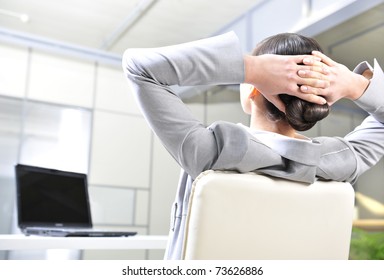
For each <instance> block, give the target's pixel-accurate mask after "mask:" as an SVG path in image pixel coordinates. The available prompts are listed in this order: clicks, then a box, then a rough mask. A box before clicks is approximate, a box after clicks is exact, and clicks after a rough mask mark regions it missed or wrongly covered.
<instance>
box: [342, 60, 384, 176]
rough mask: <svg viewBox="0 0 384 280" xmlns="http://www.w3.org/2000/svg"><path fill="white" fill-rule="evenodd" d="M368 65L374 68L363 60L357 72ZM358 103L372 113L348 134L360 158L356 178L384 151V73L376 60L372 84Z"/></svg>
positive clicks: (373, 163)
mask: <svg viewBox="0 0 384 280" xmlns="http://www.w3.org/2000/svg"><path fill="white" fill-rule="evenodd" d="M367 68H371V67H370V65H369V64H367V63H362V64H360V65H359V66H358V67H357V68H356V69H355V72H360V73H361V72H362V71H364V70H365V69H367ZM355 103H356V104H357V105H358V106H360V107H361V108H362V109H364V110H365V111H366V112H367V113H369V116H368V117H367V118H366V119H365V120H364V121H363V122H362V123H361V124H360V125H359V126H358V127H356V128H355V129H354V130H353V131H352V132H351V133H349V134H347V135H346V136H345V137H344V139H345V140H346V141H347V142H348V144H349V145H350V147H351V149H352V151H353V152H354V154H355V158H356V170H355V172H354V174H353V176H352V181H354V180H355V179H356V178H357V177H358V176H360V175H361V174H362V173H364V172H365V171H367V170H368V169H369V168H371V167H372V166H374V165H375V164H376V163H377V162H378V161H379V160H380V159H381V158H382V156H383V155H384V73H383V70H382V69H381V67H380V65H379V63H378V62H377V61H376V60H375V62H374V70H373V77H372V79H371V82H370V85H369V87H368V88H367V90H366V91H365V93H364V94H363V95H362V96H361V97H360V98H359V99H357V100H356V101H355Z"/></svg>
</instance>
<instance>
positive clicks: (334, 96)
mask: <svg viewBox="0 0 384 280" xmlns="http://www.w3.org/2000/svg"><path fill="white" fill-rule="evenodd" d="M312 54H313V56H314V57H316V58H320V59H321V61H318V60H316V59H308V58H305V59H304V60H303V63H304V64H305V65H306V66H309V69H307V70H299V71H298V75H299V76H300V77H302V78H308V79H312V80H317V81H319V80H325V81H326V83H327V86H326V87H317V86H316V82H314V83H312V85H310V84H305V83H304V84H302V86H301V87H300V90H301V91H302V92H303V93H309V94H314V95H321V96H323V97H324V98H325V99H326V100H327V102H328V104H329V105H332V104H333V103H335V102H336V101H337V100H339V99H342V98H348V99H352V100H355V99H358V98H359V97H360V96H361V95H362V94H363V93H364V91H365V89H366V88H367V86H368V85H369V79H370V78H371V77H372V73H364V74H363V75H359V74H356V73H353V72H352V71H350V70H349V69H348V68H347V67H346V66H344V65H343V64H340V63H337V62H335V61H333V60H332V59H330V58H329V57H327V56H326V55H324V54H322V53H321V52H318V51H313V53H312ZM309 81H310V80H309ZM313 85H315V86H313Z"/></svg>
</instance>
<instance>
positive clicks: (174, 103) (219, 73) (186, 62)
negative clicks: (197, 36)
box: [123, 32, 247, 178]
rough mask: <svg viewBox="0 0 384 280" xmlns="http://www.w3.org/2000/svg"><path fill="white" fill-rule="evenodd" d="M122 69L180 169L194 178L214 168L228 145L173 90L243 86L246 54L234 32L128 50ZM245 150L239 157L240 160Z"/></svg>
mask: <svg viewBox="0 0 384 280" xmlns="http://www.w3.org/2000/svg"><path fill="white" fill-rule="evenodd" d="M123 70H124V72H125V75H126V77H127V78H128V81H129V84H130V85H131V88H132V92H133V94H134V95H135V98H136V100H137V102H138V104H139V107H140V108H141V111H142V113H143V115H144V117H145V119H146V120H147V122H148V124H149V125H150V127H151V128H152V130H153V131H154V132H155V134H156V135H157V136H158V137H159V139H160V140H161V141H162V143H163V145H164V146H165V148H166V149H167V150H168V152H169V153H170V154H171V155H172V156H173V157H174V158H175V160H176V161H177V162H178V163H179V164H180V166H181V167H182V168H183V169H184V170H185V171H186V172H187V173H188V174H189V175H191V176H192V177H193V178H195V177H196V176H197V175H198V174H199V173H200V172H202V171H203V170H206V169H209V168H210V167H211V166H213V165H214V163H215V161H216V160H217V158H218V157H219V154H220V152H221V150H222V149H223V147H221V144H222V143H223V141H220V139H217V135H215V131H214V130H212V129H207V128H206V127H205V126H204V125H203V124H202V123H201V122H200V121H198V120H197V119H196V118H195V117H194V116H193V115H192V113H191V112H190V110H189V109H188V107H187V106H186V105H185V104H184V103H183V102H182V100H181V99H180V98H179V96H177V94H176V93H175V92H174V91H173V90H172V87H171V86H173V85H179V86H196V85H215V84H239V83H241V82H243V81H244V60H243V53H242V50H241V47H240V44H239V41H238V38H237V37H236V35H235V34H234V33H233V32H230V33H226V34H224V35H220V36H216V37H212V38H208V39H203V40H199V41H194V42H190V43H186V44H180V45H175V46H169V47H162V48H151V49H128V50H126V51H125V53H124V56H123ZM239 137H240V138H241V136H239ZM224 142H225V141H224ZM246 149H247V147H243V148H240V150H238V151H237V152H238V153H240V156H241V154H244V153H245V151H246Z"/></svg>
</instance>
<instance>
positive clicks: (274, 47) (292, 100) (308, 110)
mask: <svg viewBox="0 0 384 280" xmlns="http://www.w3.org/2000/svg"><path fill="white" fill-rule="evenodd" d="M313 50H317V51H321V52H322V49H321V47H320V45H319V44H318V43H317V42H316V41H315V40H314V39H312V38H307V37H305V36H302V35H299V34H295V33H281V34H277V35H274V36H271V37H268V38H266V39H264V40H263V41H261V42H260V43H259V44H258V45H257V46H256V48H255V49H254V50H253V52H252V55H262V54H279V55H302V54H311V52H312V51H313ZM279 97H280V99H281V100H282V101H283V103H284V104H285V114H284V113H283V112H281V111H280V110H279V109H277V108H276V107H275V105H273V104H272V103H271V102H269V101H268V100H267V99H265V104H266V108H267V110H268V117H269V118H270V119H271V120H273V121H277V120H284V119H285V120H286V121H287V122H288V123H289V124H290V125H291V126H292V127H293V128H294V129H296V130H298V131H305V130H308V129H310V128H312V127H313V126H314V125H315V124H316V122H317V121H320V120H322V119H323V118H325V117H326V116H327V115H328V114H329V106H328V104H324V105H318V104H315V103H311V102H308V101H305V100H302V99H300V98H298V97H295V96H291V95H288V94H284V93H282V94H279Z"/></svg>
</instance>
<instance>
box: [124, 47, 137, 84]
mask: <svg viewBox="0 0 384 280" xmlns="http://www.w3.org/2000/svg"><path fill="white" fill-rule="evenodd" d="M135 57H136V55H135V50H134V49H127V50H126V51H125V52H124V54H123V59H122V67H123V71H124V73H125V74H126V76H127V77H128V78H129V77H130V76H132V75H134V74H135V73H136V72H137V66H136V65H137V63H135Z"/></svg>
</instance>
